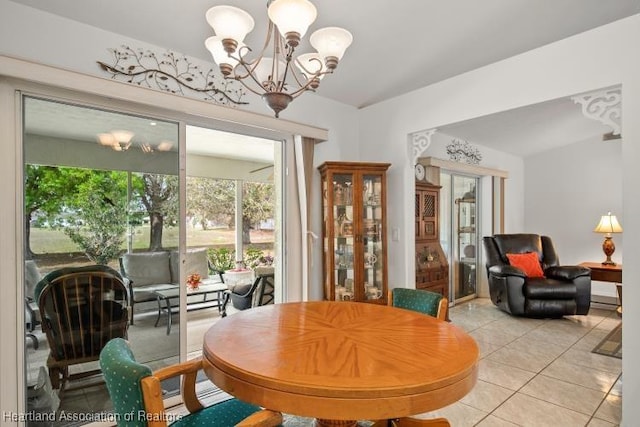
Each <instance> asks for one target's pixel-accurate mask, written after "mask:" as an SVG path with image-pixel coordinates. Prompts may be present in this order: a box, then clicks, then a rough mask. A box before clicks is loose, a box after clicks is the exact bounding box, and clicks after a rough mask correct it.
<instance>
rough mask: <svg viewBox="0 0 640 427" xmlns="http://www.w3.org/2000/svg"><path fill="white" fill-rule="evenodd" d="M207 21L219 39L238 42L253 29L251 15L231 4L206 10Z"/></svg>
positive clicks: (253, 23)
mask: <svg viewBox="0 0 640 427" xmlns="http://www.w3.org/2000/svg"><path fill="white" fill-rule="evenodd" d="M206 18H207V22H208V23H209V25H210V26H211V28H213V31H215V33H216V35H217V36H218V37H220V39H221V40H225V39H226V40H233V41H235V42H236V43H240V42H242V41H243V40H244V38H245V37H246V36H247V34H249V33H250V32H251V30H253V26H254V25H255V22H254V20H253V18H252V17H251V15H249V14H248V13H247V12H245V11H244V10H242V9H240V8H237V7H233V6H214V7H212V8H211V9H209V10H208V11H207V15H206Z"/></svg>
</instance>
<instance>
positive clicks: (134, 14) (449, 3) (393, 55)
mask: <svg viewBox="0 0 640 427" xmlns="http://www.w3.org/2000/svg"><path fill="white" fill-rule="evenodd" d="M12 1H14V2H16V3H21V4H23V5H27V6H30V7H34V8H38V9H41V10H45V11H48V12H50V13H54V14H57V15H61V16H64V17H67V18H70V19H73V20H76V21H79V22H83V23H86V24H89V25H93V26H95V27H99V28H102V29H105V30H108V31H112V32H114V33H118V34H122V35H124V36H127V37H131V38H134V39H138V40H142V41H145V42H148V43H151V44H155V45H158V46H162V47H166V48H167V49H171V50H174V51H176V52H180V53H184V54H187V55H190V56H193V57H197V58H202V59H206V60H210V58H211V57H210V54H209V52H208V51H207V50H206V49H205V47H204V40H205V39H206V38H207V37H208V36H210V35H212V34H213V31H212V30H211V28H210V27H209V26H208V25H207V23H206V20H205V18H204V14H205V12H206V10H207V9H208V8H210V7H211V6H214V5H216V4H231V5H235V6H238V7H241V8H243V9H245V10H247V11H248V12H249V13H250V14H251V15H252V16H253V17H254V19H255V20H256V27H255V29H254V30H253V32H252V33H251V34H249V36H248V37H247V39H246V40H245V42H246V43H247V44H248V45H250V46H254V47H257V48H260V47H261V46H262V44H263V41H264V35H265V32H266V19H267V18H266V3H267V2H266V0H253V1H248V0H213V1H203V0H181V1H169V0H162V1H160V0H136V1H130V0H110V1H108V2H105V1H103V0H83V1H82V2H77V1H71V0H47V1H41V0H12ZM314 3H315V5H316V7H317V8H318V18H317V20H316V22H315V23H314V24H313V25H312V27H311V28H310V30H309V33H311V32H312V31H313V30H315V29H318V28H321V27H325V26H334V25H335V26H341V27H344V28H346V29H348V30H349V31H351V32H352V33H353V36H354V42H353V44H352V45H351V47H350V48H349V49H348V50H347V52H346V54H345V57H344V58H343V60H342V61H341V63H340V64H339V65H338V68H337V70H336V72H335V74H334V75H333V76H329V77H328V78H325V79H324V80H323V81H322V84H321V87H320V89H319V90H318V94H319V95H320V96H324V97H327V98H331V99H334V100H337V101H340V102H343V103H346V104H349V105H353V106H355V107H363V106H367V105H371V104H373V103H376V102H379V101H382V100H385V99H388V98H391V97H394V96H397V95H401V94H403V93H406V92H409V91H412V90H415V89H417V88H420V87H424V86H427V85H429V84H431V83H434V82H437V81H440V80H443V79H446V78H449V77H452V76H455V75H458V74H461V73H464V72H467V71H470V70H473V69H475V68H478V67H481V66H484V65H487V64H490V63H493V62H495V61H498V60H501V59H505V58H508V57H510V56H513V55H516V54H519V53H522V52H525V51H528V50H531V49H534V48H536V47H540V46H543V45H545V44H548V43H552V42H554V41H557V40H560V39H563V38H566V37H569V36H571V35H575V34H577V33H580V32H583V31H586V30H588V29H591V28H595V27H598V26H601V25H604V24H607V23H610V22H613V21H615V20H618V19H621V18H624V17H626V16H630V15H633V14H637V13H640V0H606V1H603V0H553V1H551V0H546V1H535V0H482V1H478V0H445V1H443V0H441V1H435V0H402V1H398V0H396V1H391V0H349V1H345V0H322V1H320V0H316V1H315V2H314ZM307 39H308V37H306V38H305V40H304V41H303V43H302V44H301V47H300V48H299V50H300V51H310V50H311V48H310V47H309V45H308V42H307ZM594 89H596V88H594ZM545 106H546V107H549V108H551V110H549V111H547V112H546V113H545V112H542V111H540V110H539V109H537V108H535V107H531V109H524V110H522V111H519V112H514V113H504V114H501V115H497V116H491V117H487V118H483V119H481V121H473V122H472V123H465V124H460V125H459V126H449V127H448V129H447V131H448V132H449V134H451V135H452V136H456V137H460V138H463V139H468V140H469V141H472V142H476V143H480V144H483V145H485V144H486V145H487V146H490V147H493V148H496V149H503V150H505V151H510V152H513V153H514V154H519V155H526V154H530V151H529V149H530V148H531V147H543V146H550V144H551V143H550V141H551V140H552V139H554V138H550V137H549V135H548V132H550V131H551V130H550V129H552V128H556V127H557V126H558V127H559V126H567V127H566V129H565V130H563V131H560V130H558V132H559V134H562V133H563V132H575V135H574V136H573V137H572V138H570V139H572V141H577V140H580V139H582V138H583V135H584V134H585V132H591V133H593V132H595V131H594V130H593V129H591V130H589V131H587V130H585V129H582V128H581V125H580V124H578V122H577V118H575V117H574V119H566V118H563V117H564V113H562V111H564V109H571V113H574V112H575V110H576V106H575V105H572V103H570V102H559V103H558V104H556V103H553V102H552V103H545V104H542V105H541V106H540V107H545ZM563 107H564V108H563ZM290 108H291V107H290ZM523 114H532V115H533V116H532V117H531V118H529V119H527V118H526V117H524V116H523ZM543 117H545V118H544V119H543ZM561 118H562V119H561ZM535 121H537V122H539V124H540V125H542V126H538V127H536V126H533V122H535ZM526 122H531V123H532V125H531V128H530V129H531V131H532V134H530V135H528V137H530V138H529V139H528V137H524V136H523V133H524V132H523V131H524V128H523V126H522V123H526ZM554 123H555V124H554ZM587 123H589V122H588V121H587V119H584V121H583V123H582V124H583V125H585V126H587V127H588V126H589V125H588V124H587ZM591 124H593V123H591ZM534 130H535V131H536V132H537V133H536V134H537V135H540V138H538V139H535V140H534V138H533V136H534V135H533V131H534ZM499 131H500V132H499ZM516 131H517V133H518V135H515V134H514V133H515V132H516ZM452 132H457V134H452ZM501 132H502V133H501ZM606 132H608V130H607V131H606ZM606 132H605V133H606ZM601 133H602V132H601ZM561 139H562V140H564V141H566V140H567V138H564V137H563V138H561ZM525 140H527V141H526V143H522V142H523V141H525ZM518 141H520V142H521V143H520V144H517V142H518ZM518 147H520V148H518Z"/></svg>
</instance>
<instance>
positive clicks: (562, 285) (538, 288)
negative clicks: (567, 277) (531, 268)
mask: <svg viewBox="0 0 640 427" xmlns="http://www.w3.org/2000/svg"><path fill="white" fill-rule="evenodd" d="M524 296H525V298H526V299H544V300H554V299H574V298H575V297H576V285H575V284H574V283H569V282H562V281H560V280H554V279H545V278H529V279H527V280H526V281H525V283H524Z"/></svg>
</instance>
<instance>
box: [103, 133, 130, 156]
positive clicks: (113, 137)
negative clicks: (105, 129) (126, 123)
mask: <svg viewBox="0 0 640 427" xmlns="http://www.w3.org/2000/svg"><path fill="white" fill-rule="evenodd" d="M133 135H134V134H133V132H129V131H128V130H112V131H111V132H109V133H99V134H98V142H99V143H100V144H101V145H105V146H108V147H111V148H112V149H114V150H115V151H127V150H128V149H129V147H131V138H133Z"/></svg>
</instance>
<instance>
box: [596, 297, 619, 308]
mask: <svg viewBox="0 0 640 427" xmlns="http://www.w3.org/2000/svg"><path fill="white" fill-rule="evenodd" d="M591 308H599V309H602V310H615V309H616V308H618V298H616V297H611V296H607V295H591Z"/></svg>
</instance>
